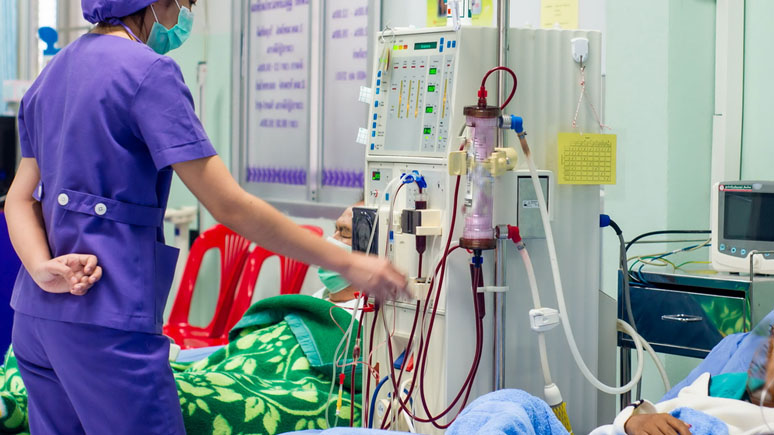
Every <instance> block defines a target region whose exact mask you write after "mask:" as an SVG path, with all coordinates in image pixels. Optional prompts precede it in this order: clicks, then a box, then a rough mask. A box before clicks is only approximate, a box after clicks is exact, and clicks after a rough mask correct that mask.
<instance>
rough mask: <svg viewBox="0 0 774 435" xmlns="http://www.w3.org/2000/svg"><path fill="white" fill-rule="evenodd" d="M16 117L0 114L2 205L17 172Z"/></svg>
mask: <svg viewBox="0 0 774 435" xmlns="http://www.w3.org/2000/svg"><path fill="white" fill-rule="evenodd" d="M16 147H17V144H16V118H15V117H13V116H0V206H2V205H3V203H4V200H3V198H4V197H5V196H6V195H7V194H8V189H9V188H10V187H11V181H13V176H14V173H15V172H16Z"/></svg>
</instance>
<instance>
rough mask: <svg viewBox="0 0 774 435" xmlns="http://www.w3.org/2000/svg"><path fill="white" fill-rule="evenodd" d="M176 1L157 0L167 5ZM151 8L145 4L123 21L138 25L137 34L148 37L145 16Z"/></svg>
mask: <svg viewBox="0 0 774 435" xmlns="http://www.w3.org/2000/svg"><path fill="white" fill-rule="evenodd" d="M174 1H175V0H157V2H158V3H162V4H164V5H166V6H168V5H169V4H171V3H173V2H174ZM191 3H192V4H194V3H196V0H193V1H192V2H191ZM149 8H150V6H145V7H144V8H142V9H140V10H139V11H137V12H135V13H132V14H129V15H127V16H125V17H122V18H121V21H124V22H127V21H128V22H130V23H133V24H134V25H135V26H137V28H138V29H139V30H140V32H139V34H138V35H137V36H138V37H140V38H145V39H147V38H148V35H149V34H150V29H148V28H147V26H146V25H145V17H146V13H147V12H148V9H149ZM100 24H102V25H106V26H110V25H111V24H110V23H100Z"/></svg>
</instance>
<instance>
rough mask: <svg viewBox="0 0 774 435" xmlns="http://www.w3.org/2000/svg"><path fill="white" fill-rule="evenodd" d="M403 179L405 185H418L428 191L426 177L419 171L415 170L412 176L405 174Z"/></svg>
mask: <svg viewBox="0 0 774 435" xmlns="http://www.w3.org/2000/svg"><path fill="white" fill-rule="evenodd" d="M401 178H402V179H403V184H411V183H417V185H418V186H419V187H421V188H422V189H427V182H426V181H425V177H423V176H421V175H419V171H416V170H414V171H411V173H410V174H403V175H402V176H401Z"/></svg>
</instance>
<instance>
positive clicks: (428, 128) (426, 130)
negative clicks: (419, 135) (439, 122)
mask: <svg viewBox="0 0 774 435" xmlns="http://www.w3.org/2000/svg"><path fill="white" fill-rule="evenodd" d="M425 134H433V129H432V128H431V127H425Z"/></svg>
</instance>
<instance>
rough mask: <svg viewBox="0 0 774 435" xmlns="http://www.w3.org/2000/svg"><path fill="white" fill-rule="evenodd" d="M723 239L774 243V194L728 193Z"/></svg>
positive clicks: (726, 194) (724, 213) (724, 211)
mask: <svg viewBox="0 0 774 435" xmlns="http://www.w3.org/2000/svg"><path fill="white" fill-rule="evenodd" d="M724 208H725V209H724V210H723V215H724V227H723V238H725V239H732V240H761V241H766V242H774V221H773V220H774V193H756V192H726V193H725V207H724Z"/></svg>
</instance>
